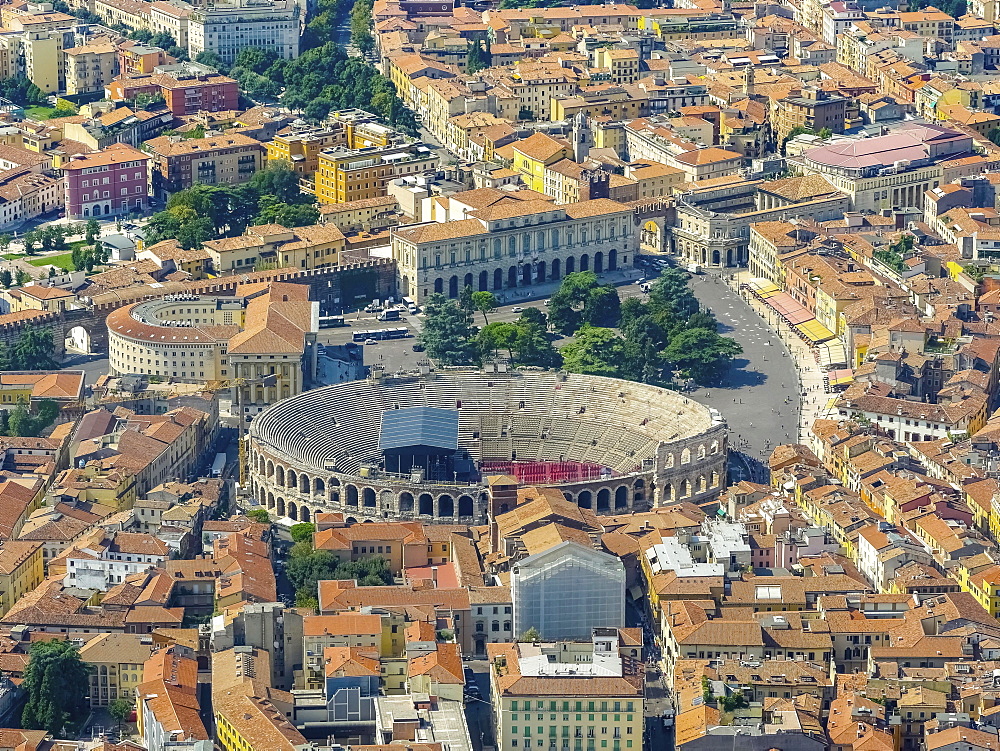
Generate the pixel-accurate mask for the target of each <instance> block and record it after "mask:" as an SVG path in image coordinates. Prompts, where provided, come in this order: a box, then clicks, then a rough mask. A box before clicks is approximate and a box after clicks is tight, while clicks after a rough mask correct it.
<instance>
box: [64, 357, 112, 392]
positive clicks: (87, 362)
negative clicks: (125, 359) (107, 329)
mask: <svg viewBox="0 0 1000 751" xmlns="http://www.w3.org/2000/svg"><path fill="white" fill-rule="evenodd" d="M59 368H60V369H61V370H82V371H83V373H84V382H85V383H86V384H87V385H89V386H93V385H94V383H95V382H96V381H97V379H98V378H100V377H101V376H102V375H107V374H108V372H109V371H110V368H111V363H110V361H109V360H108V356H107V355H105V354H100V353H96V354H92V355H83V354H80V353H77V352H67V353H66V355H65V356H64V357H63V359H62V362H60V363H59Z"/></svg>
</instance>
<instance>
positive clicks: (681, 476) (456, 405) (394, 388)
mask: <svg viewBox="0 0 1000 751" xmlns="http://www.w3.org/2000/svg"><path fill="white" fill-rule="evenodd" d="M359 405H365V407H366V408H365V409H359V408H358V406H359ZM424 407H431V408H437V409H441V410H452V411H454V412H456V413H457V428H458V429H457V436H458V451H457V454H456V455H457V456H459V458H460V460H462V459H464V460H465V462H466V463H471V464H472V465H474V466H475V468H476V471H475V472H473V473H472V475H471V476H470V477H469V478H468V479H465V480H463V479H461V478H460V477H458V475H457V473H456V478H458V479H451V476H450V475H449V478H448V479H442V478H440V477H438V478H436V479H434V478H431V477H429V476H423V475H422V473H418V472H412V471H409V465H408V464H407V465H406V466H396V465H395V464H394V463H392V462H389V463H388V464H389V466H386V464H387V463H386V461H385V460H384V456H383V453H382V451H381V450H380V444H379V434H380V427H381V425H382V415H383V413H384V412H386V411H391V410H396V409H411V408H424ZM726 437H727V427H726V424H725V421H723V420H722V418H721V417H720V416H719V415H718V413H717V412H715V411H714V410H710V409H709V408H707V407H705V406H703V405H701V404H699V403H697V402H695V401H693V400H691V399H688V398H686V397H684V396H682V395H680V394H678V393H676V392H673V391H669V390H666V389H660V388H657V387H655V386H648V385H645V384H640V383H634V382H630V381H620V380H616V379H610V378H600V377H596V376H585V375H577V374H567V373H556V372H545V371H523V372H522V371H514V372H485V371H478V370H471V369H469V370H451V369H449V370H443V371H429V372H424V373H413V374H410V375H405V376H397V377H393V378H384V377H380V376H379V377H375V378H369V379H367V380H364V381H352V382H349V383H342V384H336V385H334V386H325V387H322V388H319V389H314V390H312V391H307V392H305V393H303V394H300V395H299V396H297V397H295V398H293V399H286V400H284V401H282V402H280V403H278V404H275V405H273V406H272V407H270V408H269V409H267V410H265V411H264V412H263V413H261V414H260V415H259V416H258V417H257V419H256V420H254V422H253V423H252V424H251V426H250V435H249V446H248V467H249V487H250V491H251V493H252V495H253V497H254V498H255V500H256V502H257V503H258V504H260V505H261V506H262V507H263V508H266V509H268V510H270V511H272V512H273V513H274V514H276V515H278V516H288V517H290V518H291V519H294V520H300V521H308V520H309V519H311V517H312V515H313V514H315V513H316V512H325V511H337V512H341V513H343V514H344V515H345V516H346V517H348V518H352V519H354V520H356V521H362V520H366V519H371V520H376V519H414V520H420V521H425V522H441V523H462V524H480V523H483V522H484V521H485V520H486V516H487V507H488V503H489V499H490V496H489V488H488V484H487V481H486V478H487V477H488V476H491V475H507V474H516V475H518V481H519V482H520V484H522V485H543V486H551V487H557V488H558V489H559V490H560V491H561V492H562V493H563V495H564V496H565V497H566V498H567V499H568V500H570V501H572V502H574V503H578V504H579V505H580V506H583V507H585V508H591V509H594V510H596V511H597V513H607V514H612V513H620V512H623V511H631V510H646V509H649V508H650V507H652V506H654V505H659V504H665V503H670V502H673V501H675V500H691V501H694V502H701V501H707V500H710V499H712V498H715V497H717V496H718V494H719V493H720V492H721V490H722V489H723V487H724V486H725V472H726V453H727V444H726ZM459 463H461V462H459ZM456 466H457V465H456Z"/></svg>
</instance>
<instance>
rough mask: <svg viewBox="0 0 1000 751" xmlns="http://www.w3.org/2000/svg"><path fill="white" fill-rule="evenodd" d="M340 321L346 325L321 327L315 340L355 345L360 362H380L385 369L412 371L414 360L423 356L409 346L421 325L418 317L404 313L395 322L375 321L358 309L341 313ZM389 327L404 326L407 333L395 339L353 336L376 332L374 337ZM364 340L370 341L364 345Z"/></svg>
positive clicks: (374, 363) (372, 317)
mask: <svg viewBox="0 0 1000 751" xmlns="http://www.w3.org/2000/svg"><path fill="white" fill-rule="evenodd" d="M344 322H345V323H346V324H347V325H346V326H339V327H337V328H331V329H321V330H320V331H319V334H318V336H317V340H318V341H319V343H320V344H325V345H332V346H345V345H346V346H356V347H358V348H359V349H360V350H361V352H362V356H363V358H364V360H363V361H364V364H365V365H366V366H367V367H372V366H375V365H380V366H382V367H383V368H385V369H386V370H387V371H388V372H395V371H397V370H413V369H414V368H415V367H416V365H417V363H418V362H419V361H420V360H421V359H423V355H422V354H421V353H420V352H416V351H414V349H413V346H414V345H415V344H416V343H417V334H419V333H420V329H421V325H422V324H421V320H420V317H419V316H415V315H404V316H401V317H400V320H398V321H379V320H377V319H376V318H375V315H374V314H372V313H365V312H363V311H362V312H361V313H352V314H351V315H349V316H345V318H344ZM390 329H397V330H398V329H406V333H407V335H406V336H405V337H403V338H399V339H380V338H374V337H367V336H364V338H362V339H361V341H355V335H358V337H361V336H363V334H364V332H370V331H374V332H379V333H378V335H377V336H382V335H383V332H386V331H388V330H390ZM366 341H368V342H372V343H370V344H365V342H366Z"/></svg>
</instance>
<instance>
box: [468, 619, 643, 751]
mask: <svg viewBox="0 0 1000 751" xmlns="http://www.w3.org/2000/svg"><path fill="white" fill-rule="evenodd" d="M619 638H620V637H619V633H618V630H617V629H598V630H596V631H595V634H594V636H593V639H592V641H591V642H544V643H536V644H532V643H525V642H521V643H517V644H488V645H487V647H486V649H487V654H488V655H489V658H490V696H491V700H492V704H493V706H494V708H495V710H496V711H495V713H494V716H495V717H496V718H497V720H496V728H495V732H496V741H497V747H498V748H505V749H507V748H534V747H535V745H536V744H537V743H538V741H541V743H542V744H543V745H545V746H548V747H549V748H556V749H561V750H562V751H588V750H593V751H596V749H609V751H627V749H640V748H642V745H643V744H642V734H643V728H644V723H645V718H644V714H643V712H644V698H645V673H644V670H643V668H644V666H643V664H642V663H641V662H640V661H637V660H635V659H634V658H631V657H622V656H621V655H620V654H619Z"/></svg>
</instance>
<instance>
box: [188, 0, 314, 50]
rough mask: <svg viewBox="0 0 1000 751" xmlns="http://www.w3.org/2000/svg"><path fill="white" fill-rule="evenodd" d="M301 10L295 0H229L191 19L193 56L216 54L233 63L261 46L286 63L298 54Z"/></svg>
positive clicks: (202, 9)
mask: <svg viewBox="0 0 1000 751" xmlns="http://www.w3.org/2000/svg"><path fill="white" fill-rule="evenodd" d="M301 15H302V8H301V6H300V5H299V4H298V3H296V2H294V1H293V0H228V1H227V2H218V3H213V4H211V5H206V6H203V7H198V8H195V9H194V10H193V11H191V13H190V15H189V16H188V49H189V51H190V53H191V57H196V56H197V55H198V54H199V53H201V52H214V53H215V54H217V55H218V56H219V57H220V58H221V59H222V61H223V62H224V63H228V64H232V63H233V61H234V60H236V56H237V55H238V54H239V52H240V50H242V49H244V48H245V47H259V48H261V49H264V50H268V51H270V52H274V53H275V54H276V55H277V56H278V57H280V58H282V59H285V60H294V59H295V58H296V57H298V55H299V32H300V29H299V25H300V23H301Z"/></svg>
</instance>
